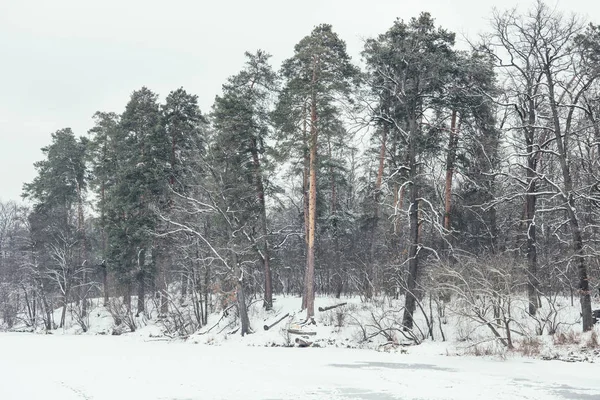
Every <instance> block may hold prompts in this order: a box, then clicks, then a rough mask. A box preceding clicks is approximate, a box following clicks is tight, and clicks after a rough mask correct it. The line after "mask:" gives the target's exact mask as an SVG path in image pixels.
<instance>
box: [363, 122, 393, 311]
mask: <svg viewBox="0 0 600 400" xmlns="http://www.w3.org/2000/svg"><path fill="white" fill-rule="evenodd" d="M389 129H390V128H389V125H388V124H387V123H384V125H383V132H382V136H381V148H380V150H379V168H377V178H376V179H375V188H374V194H373V202H374V210H373V226H372V227H371V243H370V249H369V264H368V266H367V282H366V286H365V297H366V298H367V299H370V298H371V297H373V291H375V292H376V291H377V279H378V278H377V275H378V274H377V268H376V266H375V248H376V245H377V240H376V239H377V238H376V236H377V226H378V224H379V207H380V204H379V201H380V197H381V183H382V181H383V170H384V167H385V153H386V145H387V137H388V132H389Z"/></svg>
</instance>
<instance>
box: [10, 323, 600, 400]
mask: <svg viewBox="0 0 600 400" xmlns="http://www.w3.org/2000/svg"><path fill="white" fill-rule="evenodd" d="M599 372H600V368H598V366H597V365H595V364H588V363H565V362H560V361H540V360H527V359H508V360H504V361H502V360H498V359H487V358H481V357H479V358H476V357H448V356H446V355H443V354H442V355H440V354H433V353H432V354H429V355H426V354H411V353H409V354H399V353H394V354H390V353H382V352H375V351H370V350H357V349H340V348H304V349H301V348H281V347H275V348H271V347H249V346H245V345H243V344H240V343H238V344H232V345H230V346H207V345H195V344H192V343H190V342H176V341H160V340H156V339H143V338H142V337H140V336H103V335H78V336H70V335H32V334H23V333H3V334H0V377H1V378H0V381H1V384H0V399H3V400H13V399H15V400H17V399H19V400H21V399H27V400H30V399H31V400H35V399H45V400H54V399H60V400H71V399H94V400H102V399H106V400H109V399H110V400H118V399H128V400H132V399H140V400H153V399H161V400H166V399H168V400H184V399H186V400H195V399H248V400H252V399H271V400H275V399H281V400H285V399H298V398H302V399H330V400H338V399H366V400H372V399H383V400H386V399H387V400H393V399H403V400H405V399H500V400H501V399H540V400H543V399H600V382H599V380H598V373H599Z"/></svg>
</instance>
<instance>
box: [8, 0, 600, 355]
mask: <svg viewBox="0 0 600 400" xmlns="http://www.w3.org/2000/svg"><path fill="white" fill-rule="evenodd" d="M307 33H308V35H307V36H306V37H304V38H301V39H300V40H299V41H298V43H297V44H296V45H295V47H294V53H293V56H292V57H291V58H289V59H287V60H285V61H284V62H283V63H282V65H281V66H280V68H275V67H274V66H272V65H271V64H270V58H271V56H270V54H269V53H268V52H267V51H264V50H258V51H254V52H248V53H246V61H245V64H244V65H242V66H240V67H241V69H240V70H239V72H238V73H237V74H235V75H233V76H231V77H230V78H229V79H228V80H227V81H226V82H224V83H223V86H222V93H220V94H218V95H217V96H216V97H215V99H214V104H213V106H212V109H211V110H203V111H201V110H200V109H199V107H198V97H197V96H196V95H194V94H192V93H188V92H187V91H186V90H185V89H184V88H179V89H175V90H173V91H172V92H170V93H168V94H167V95H166V97H164V99H162V98H161V97H160V96H159V94H158V93H155V92H153V91H152V90H151V89H150V88H147V87H142V88H140V89H138V90H135V91H133V92H132V94H131V97H130V98H129V100H128V102H127V104H126V105H125V106H124V109H122V110H118V112H106V111H98V112H96V113H95V114H94V115H93V121H94V122H93V126H92V127H91V129H90V130H89V131H88V132H87V134H86V133H75V132H73V131H72V130H71V129H70V128H64V129H61V130H58V131H56V132H54V133H51V139H50V141H49V144H48V145H47V146H46V147H44V148H43V149H42V151H43V156H44V158H43V159H42V160H41V161H39V162H37V163H36V164H35V169H36V177H35V178H34V179H33V180H32V181H31V182H27V183H24V185H23V194H22V196H23V198H24V202H23V203H19V202H13V201H6V202H2V203H0V321H1V327H2V328H4V329H11V328H12V327H14V326H17V325H19V326H22V325H26V326H28V327H38V326H41V327H43V329H45V330H53V329H57V328H61V327H63V326H64V324H65V320H66V318H67V316H68V315H71V316H72V318H74V319H75V320H76V321H77V322H78V323H79V324H80V326H81V327H82V329H83V331H85V330H87V329H88V328H89V309H90V300H91V299H100V300H99V301H100V302H102V303H103V305H104V307H106V308H107V309H108V310H109V311H110V313H111V315H112V316H113V318H114V320H115V323H116V324H117V325H119V324H123V325H124V326H127V328H128V329H129V330H131V331H133V330H135V329H136V317H139V316H140V315H143V314H144V313H148V309H149V307H151V308H152V309H153V310H156V318H158V319H160V320H162V321H163V322H164V324H166V325H168V326H169V327H170V328H169V329H170V331H172V332H174V333H175V334H177V335H181V336H185V335H190V334H192V333H194V332H196V331H197V330H199V329H200V328H202V327H204V326H205V325H206V324H207V321H208V317H209V315H211V314H213V313H216V312H223V313H225V312H227V311H228V310H233V312H234V313H235V316H236V319H237V320H238V321H239V332H238V333H239V334H241V335H246V334H249V333H252V332H253V330H255V329H258V328H260V329H262V326H260V327H256V326H252V324H251V322H250V318H249V315H248V309H249V307H250V306H251V305H252V304H255V303H260V304H261V305H262V307H264V308H265V309H266V310H270V309H271V308H273V306H274V304H276V302H277V297H278V296H297V297H298V308H301V309H302V310H303V313H304V314H303V319H304V320H306V321H311V320H312V319H313V318H314V316H315V295H323V296H329V297H331V298H340V299H341V300H340V301H339V302H340V303H341V302H342V301H344V300H343V299H344V298H347V297H356V296H359V297H360V299H361V301H362V302H366V303H368V302H374V301H375V300H376V299H382V298H390V299H395V300H397V301H399V302H401V304H402V308H401V312H399V313H397V314H395V315H396V317H395V318H396V320H395V321H394V324H395V325H394V327H395V328H394V329H396V330H398V331H400V330H401V331H403V332H405V333H404V336H405V337H406V336H408V337H410V338H412V339H414V341H416V342H417V341H419V340H422V339H424V337H425V336H427V332H426V330H429V332H430V333H431V336H432V337H433V325H434V320H435V318H434V317H433V316H432V311H431V310H432V309H436V310H438V312H439V313H443V311H440V310H442V309H443V307H444V305H445V304H448V303H449V302H454V303H455V304H461V305H462V306H461V310H462V311H461V312H463V313H464V315H466V316H468V317H469V318H471V319H472V320H475V321H479V322H480V323H481V324H483V325H485V326H487V327H488V328H489V330H490V332H492V333H493V335H494V336H495V337H496V338H497V339H498V340H499V341H500V342H501V343H502V344H503V345H504V346H507V347H510V346H512V342H511V332H513V333H514V330H519V329H520V327H519V326H517V324H518V323H517V322H516V320H515V318H513V315H514V314H515V313H516V310H523V312H525V313H526V314H527V318H528V319H529V321H531V323H532V324H533V325H532V326H535V330H536V333H537V334H538V335H541V334H543V333H548V334H553V333H555V332H556V331H557V329H558V328H559V325H560V324H561V321H560V318H559V317H558V315H559V312H558V310H557V307H558V306H557V301H558V300H557V299H559V298H566V299H569V301H570V303H571V305H576V306H577V307H579V312H580V318H579V319H578V324H579V326H580V327H581V329H582V330H583V331H589V330H591V329H592V328H593V325H594V323H595V321H596V316H597V315H596V313H595V312H594V310H593V307H592V302H593V297H594V296H597V294H598V293H600V292H599V285H600V263H599V258H598V256H599V255H600V186H599V185H600V168H599V166H600V79H598V78H599V77H600V25H595V24H593V23H591V24H590V23H588V22H586V21H584V19H583V18H582V17H581V16H578V15H571V14H566V13H561V12H559V11H557V10H556V9H554V8H553V6H551V5H549V4H545V3H543V2H541V1H540V2H537V3H536V4H535V5H534V6H533V7H532V8H530V9H528V10H524V11H517V10H507V11H501V10H497V11H493V12H491V14H490V22H489V26H488V28H487V31H486V32H485V33H483V34H482V35H480V36H479V37H477V38H471V39H470V40H471V41H470V42H469V43H468V49H467V50H462V49H459V48H458V47H459V46H457V37H456V34H455V33H453V32H450V31H448V30H446V29H444V28H443V27H440V26H437V25H436V22H435V19H434V16H433V15H431V14H429V13H427V12H423V13H421V14H420V15H418V16H416V17H413V18H410V19H400V18H399V19H397V20H396V21H395V22H394V23H393V25H392V26H390V27H389V28H387V30H386V29H385V28H384V29H382V33H381V34H380V35H378V36H377V37H373V38H370V39H367V40H365V42H364V49H363V51H362V53H361V55H360V60H354V59H351V57H350V56H349V54H348V53H347V50H346V44H345V42H344V40H343V38H340V37H339V36H338V35H337V34H336V32H335V27H333V26H331V25H328V24H322V25H318V26H316V27H314V29H313V30H312V31H310V32H307ZM463 47H464V46H463ZM132 89H133V88H132ZM92 113H93V110H90V114H92ZM64 124H65V125H64V126H68V125H69V121H64ZM79 134H82V135H81V136H78V135H79ZM183 308H185V309H186V310H187V311H189V312H187V311H186V313H185V315H184V314H183V313H182V312H181V310H182V309H183ZM54 310H61V311H60V313H59V315H60V317H59V318H57V317H56V316H55V313H54ZM417 314H423V315H424V318H425V320H426V329H425V330H424V331H422V328H417V327H415V326H414V325H415V323H414V319H415V317H416V315H417ZM428 315H429V317H428ZM598 316H600V315H598ZM440 329H441V328H440ZM384 330H385V329H384ZM442 335H443V333H442Z"/></svg>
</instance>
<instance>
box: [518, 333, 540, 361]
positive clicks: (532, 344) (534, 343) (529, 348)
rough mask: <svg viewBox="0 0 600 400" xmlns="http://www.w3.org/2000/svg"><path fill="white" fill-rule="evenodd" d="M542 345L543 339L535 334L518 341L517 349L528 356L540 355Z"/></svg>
mask: <svg viewBox="0 0 600 400" xmlns="http://www.w3.org/2000/svg"><path fill="white" fill-rule="evenodd" d="M542 347H543V343H542V340H541V339H540V338H539V337H535V336H534V337H530V338H525V339H523V340H520V341H518V342H517V343H516V347H515V350H516V351H517V352H519V353H521V354H522V355H524V356H526V357H536V356H539V355H540V353H541V350H542Z"/></svg>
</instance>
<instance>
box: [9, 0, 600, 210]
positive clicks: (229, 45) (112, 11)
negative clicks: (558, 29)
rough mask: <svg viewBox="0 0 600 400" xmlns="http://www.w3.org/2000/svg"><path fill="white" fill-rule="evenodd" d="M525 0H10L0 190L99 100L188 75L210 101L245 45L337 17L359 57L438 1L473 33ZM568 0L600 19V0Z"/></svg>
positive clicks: (281, 51)
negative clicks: (395, 25)
mask: <svg viewBox="0 0 600 400" xmlns="http://www.w3.org/2000/svg"><path fill="white" fill-rule="evenodd" d="M518 3H521V5H520V6H519V7H520V9H525V8H526V7H527V4H531V0H527V1H521V2H518V1H517V0H506V1H500V0H479V1H476V0H422V1H421V2H418V1H414V0H360V1H359V0H345V1H344V0H337V1H334V0H321V1H319V0H302V1H301V2H288V1H284V0H229V1H227V0H213V1H210V2H208V1H202V0H196V1H183V0H170V1H166V0H162V1H160V2H159V1H154V0H102V1H93V2H92V1H89V0H51V1H50V0H0V200H9V199H13V200H18V199H19V198H20V194H21V188H22V185H23V182H29V181H31V180H32V179H33V177H34V176H35V170H34V168H33V163H34V162H35V161H37V160H39V159H40V158H41V157H42V154H41V152H40V150H39V149H40V148H41V147H43V146H45V145H47V144H48V143H49V142H50V134H51V133H52V132H54V131H56V130H58V129H61V128H64V127H71V128H72V129H73V130H74V132H75V134H76V135H85V134H87V131H88V129H90V128H91V127H92V125H93V121H92V115H93V114H94V112H96V111H114V112H117V113H120V112H122V111H123V109H124V107H125V104H126V103H127V101H128V98H129V95H130V94H131V92H132V91H134V90H136V89H139V88H140V87H142V86H143V85H145V86H148V87H149V88H150V89H151V90H153V91H155V92H157V93H158V94H160V95H161V98H164V96H165V95H166V94H168V92H169V91H171V90H174V89H176V88H178V87H181V86H183V87H184V88H185V89H186V90H187V91H188V92H191V93H194V94H197V95H198V96H199V101H200V107H201V109H202V112H208V111H210V106H211V104H212V102H213V99H214V96H215V95H216V94H218V93H219V92H220V89H221V85H222V83H223V82H224V81H225V79H226V78H227V77H228V76H230V75H232V74H235V73H236V72H238V71H239V70H240V68H241V67H242V64H243V61H244V56H243V54H244V51H246V50H248V51H254V50H256V49H259V48H261V49H264V50H266V51H268V52H269V53H271V54H272V55H273V59H272V61H273V65H274V67H275V68H276V69H278V68H279V65H280V63H281V61H282V60H284V59H286V58H288V57H290V56H291V55H292V54H293V47H294V45H295V44H296V43H297V42H298V41H299V40H300V39H301V38H302V37H304V36H306V35H307V34H309V33H310V31H311V30H312V28H313V27H314V26H315V25H317V24H319V23H330V24H332V25H333V28H334V31H336V32H337V33H338V34H339V35H340V37H341V38H342V39H344V40H346V43H347V45H348V52H349V53H350V55H351V56H352V57H353V59H354V60H355V61H356V62H358V59H359V52H360V51H361V48H362V41H363V39H364V38H368V37H372V36H375V35H377V34H379V33H383V32H385V31H386V30H387V29H388V28H389V27H390V26H391V24H392V22H393V21H394V19H395V18H396V17H400V18H402V19H406V20H408V19H409V18H411V17H413V16H417V15H418V13H419V12H421V11H429V12H431V13H432V15H433V16H434V18H436V22H437V25H439V26H442V27H444V28H446V29H449V30H452V31H454V32H456V33H457V34H459V35H467V36H469V37H474V36H476V35H477V33H479V32H482V31H484V30H486V25H487V20H488V18H489V16H490V15H491V10H492V7H494V6H497V7H499V8H500V9H504V8H507V7H512V6H515V5H517V4H518ZM548 4H551V5H554V4H556V3H555V2H553V1H549V2H548ZM558 7H559V8H560V9H563V10H566V11H573V12H577V13H580V14H582V15H583V16H584V17H586V18H593V17H594V16H598V20H596V21H594V22H600V2H599V1H597V0H569V1H562V2H559V3H558Z"/></svg>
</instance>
